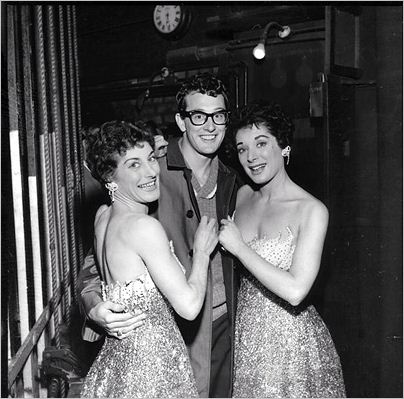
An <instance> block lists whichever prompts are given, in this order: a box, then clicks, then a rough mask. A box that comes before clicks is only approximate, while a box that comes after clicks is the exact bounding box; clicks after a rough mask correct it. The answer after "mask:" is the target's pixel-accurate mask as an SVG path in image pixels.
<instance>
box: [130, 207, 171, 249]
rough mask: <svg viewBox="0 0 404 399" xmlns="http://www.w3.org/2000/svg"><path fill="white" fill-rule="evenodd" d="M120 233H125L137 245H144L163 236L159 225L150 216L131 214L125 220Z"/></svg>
mask: <svg viewBox="0 0 404 399" xmlns="http://www.w3.org/2000/svg"><path fill="white" fill-rule="evenodd" d="M122 227H124V228H123V229H122V231H124V232H126V234H127V235H128V236H130V237H131V240H133V239H136V242H138V243H144V242H145V241H150V240H151V239H155V238H158V237H161V235H165V232H164V229H163V226H162V225H161V223H160V222H159V221H158V220H157V219H155V218H154V217H152V216H149V215H139V214H133V215H129V216H128V217H126V218H125V221H124V226H122Z"/></svg>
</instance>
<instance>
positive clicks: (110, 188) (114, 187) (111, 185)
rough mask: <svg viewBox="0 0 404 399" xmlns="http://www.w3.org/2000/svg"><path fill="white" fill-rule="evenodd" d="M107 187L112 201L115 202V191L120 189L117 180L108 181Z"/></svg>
mask: <svg viewBox="0 0 404 399" xmlns="http://www.w3.org/2000/svg"><path fill="white" fill-rule="evenodd" d="M105 187H106V188H107V190H108V194H109V198H111V202H114V201H115V197H114V193H115V191H116V190H118V185H117V184H116V183H115V182H113V181H110V182H108V183H105Z"/></svg>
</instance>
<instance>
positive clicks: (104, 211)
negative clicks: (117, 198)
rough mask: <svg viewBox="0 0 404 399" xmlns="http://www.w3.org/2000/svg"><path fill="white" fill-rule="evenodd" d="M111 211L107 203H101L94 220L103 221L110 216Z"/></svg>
mask: <svg viewBox="0 0 404 399" xmlns="http://www.w3.org/2000/svg"><path fill="white" fill-rule="evenodd" d="M109 213H110V207H109V206H108V205H105V204H104V205H101V206H100V207H99V208H98V210H97V213H96V214H95V218H94V222H95V223H98V222H99V221H102V220H103V219H105V218H106V217H109Z"/></svg>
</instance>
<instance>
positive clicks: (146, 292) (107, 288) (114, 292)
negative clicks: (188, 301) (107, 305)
mask: <svg viewBox="0 0 404 399" xmlns="http://www.w3.org/2000/svg"><path fill="white" fill-rule="evenodd" d="M101 293H102V299H103V301H112V302H114V303H119V304H120V305H123V306H124V308H125V312H135V311H136V310H139V309H140V310H142V311H143V312H147V314H148V316H149V318H150V317H154V316H161V315H162V314H165V313H168V312H170V313H171V307H170V305H169V304H168V303H167V302H166V301H165V299H164V298H163V297H162V296H161V294H160V292H159V291H158V289H157V287H156V286H155V285H154V282H153V280H152V278H151V277H150V274H149V273H148V271H147V270H146V271H145V272H144V273H143V274H141V275H140V276H138V277H137V278H136V279H135V280H132V281H127V282H124V283H122V282H116V283H111V284H105V283H104V282H101Z"/></svg>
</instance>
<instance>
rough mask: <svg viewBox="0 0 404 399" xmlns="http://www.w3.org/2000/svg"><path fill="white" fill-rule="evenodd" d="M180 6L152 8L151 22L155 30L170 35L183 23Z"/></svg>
mask: <svg viewBox="0 0 404 399" xmlns="http://www.w3.org/2000/svg"><path fill="white" fill-rule="evenodd" d="M183 17H184V16H183V10H182V8H181V6H168V5H167V6H165V5H159V6H156V7H155V8H154V13H153V21H154V25H155V27H156V28H157V30H158V31H159V32H161V33H165V34H170V33H173V32H175V31H176V30H177V29H178V27H179V26H180V25H181V24H182V21H183V19H184V18H183Z"/></svg>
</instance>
